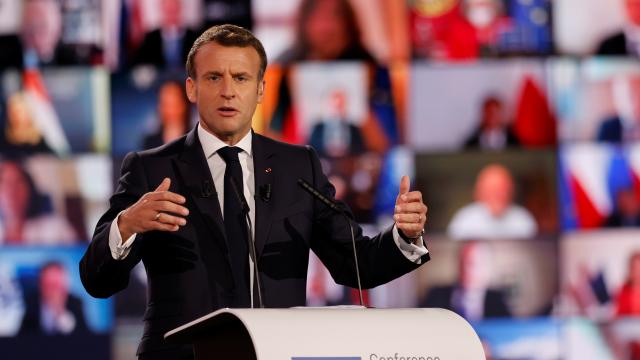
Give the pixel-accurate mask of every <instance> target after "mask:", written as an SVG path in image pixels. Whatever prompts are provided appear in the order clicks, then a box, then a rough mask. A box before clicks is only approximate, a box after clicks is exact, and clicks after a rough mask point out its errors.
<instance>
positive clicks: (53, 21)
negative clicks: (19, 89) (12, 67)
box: [21, 0, 102, 66]
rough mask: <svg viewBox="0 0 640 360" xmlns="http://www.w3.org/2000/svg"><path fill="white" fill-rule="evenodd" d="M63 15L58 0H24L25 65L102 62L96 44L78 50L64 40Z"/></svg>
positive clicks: (22, 36) (23, 45) (22, 29)
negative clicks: (80, 50) (80, 51)
mask: <svg viewBox="0 0 640 360" xmlns="http://www.w3.org/2000/svg"><path fill="white" fill-rule="evenodd" d="M62 30H63V17H62V9H61V4H60V2H59V1H57V0H25V1H23V9H22V28H21V40H22V52H23V58H24V61H23V63H24V65H25V66H36V65H77V64H94V63H100V62H101V56H102V55H101V52H102V51H101V50H99V49H97V47H96V46H95V45H92V46H89V47H87V48H86V49H84V50H83V53H79V52H77V51H76V50H77V49H75V48H74V47H73V46H71V45H65V44H63V43H62V41H61V40H62Z"/></svg>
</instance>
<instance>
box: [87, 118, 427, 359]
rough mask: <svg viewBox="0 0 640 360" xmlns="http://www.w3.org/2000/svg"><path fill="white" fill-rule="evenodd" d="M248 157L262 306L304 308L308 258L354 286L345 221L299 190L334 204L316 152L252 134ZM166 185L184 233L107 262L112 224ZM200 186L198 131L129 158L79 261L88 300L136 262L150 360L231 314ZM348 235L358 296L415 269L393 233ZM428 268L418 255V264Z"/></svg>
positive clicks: (118, 285)
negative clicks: (202, 320)
mask: <svg viewBox="0 0 640 360" xmlns="http://www.w3.org/2000/svg"><path fill="white" fill-rule="evenodd" d="M252 151H253V161H254V169H255V189H256V198H255V206H256V218H255V243H256V251H257V254H258V262H259V266H260V277H261V280H262V285H263V294H264V303H265V306H266V307H272V308H274V307H275V308H286V307H291V306H301V305H305V300H306V299H305V298H306V294H305V289H306V277H307V265H308V255H309V249H312V250H313V251H314V252H315V253H316V254H317V255H318V257H319V258H320V259H321V260H322V261H323V262H324V264H325V265H326V266H327V267H328V269H329V271H330V272H331V275H332V276H333V278H334V279H335V281H336V282H338V283H340V284H344V285H347V286H351V287H355V286H357V283H356V278H355V270H354V265H353V261H352V253H351V245H350V241H351V240H350V232H349V228H348V227H347V225H346V223H345V219H344V217H342V216H339V215H336V214H335V213H333V212H332V211H331V210H329V209H327V208H326V207H324V205H322V204H321V203H319V202H317V201H314V199H313V198H312V197H311V196H310V195H309V194H307V193H306V192H305V191H304V190H303V189H301V188H300V187H299V186H298V185H297V184H296V181H297V179H298V178H303V179H305V180H306V181H308V182H309V183H311V184H313V185H314V186H315V187H316V188H318V189H320V191H321V192H322V193H324V194H325V195H327V196H329V197H333V194H334V192H335V189H334V188H333V186H332V185H331V184H330V183H329V182H328V180H327V178H326V176H325V175H324V174H323V173H322V170H321V167H320V163H319V160H318V157H317V155H316V154H315V152H314V151H313V150H312V149H311V148H310V147H301V146H294V145H289V144H285V143H280V142H276V141H274V140H271V139H268V138H266V137H263V136H260V135H257V134H253V143H252ZM164 177H169V178H170V179H171V188H170V190H171V191H173V192H176V193H179V194H182V195H183V196H185V197H186V199H187V203H186V206H187V207H188V208H189V209H190V214H189V216H188V217H187V225H186V226H184V227H182V228H180V230H179V231H177V232H174V233H169V232H148V233H145V234H141V235H138V237H137V238H136V240H135V242H134V243H133V246H132V249H131V252H130V253H129V255H128V256H127V257H126V258H125V259H124V260H114V259H113V258H112V256H111V253H110V250H109V244H108V238H109V228H110V225H111V222H112V220H113V219H114V218H115V217H116V216H117V214H118V213H119V212H120V211H121V210H123V209H125V208H127V207H128V206H130V205H131V204H133V203H134V202H135V201H137V200H138V199H139V198H140V196H142V195H143V194H144V193H146V192H149V191H153V190H154V189H155V188H156V187H157V186H158V184H160V182H161V181H162V179H163V178H164ZM205 184H209V185H208V186H205ZM267 184H271V197H270V198H269V199H266V196H263V195H264V194H262V195H261V193H263V192H262V191H261V190H260V189H263V188H264V187H265V186H266V185H267ZM207 187H209V188H211V187H213V180H212V178H211V173H210V172H209V168H208V166H207V163H206V160H205V157H204V153H203V151H202V147H201V145H200V142H199V140H198V137H197V132H196V131H195V129H194V130H192V131H191V132H189V134H187V135H186V136H184V137H182V138H180V139H178V140H176V141H174V142H171V143H169V144H167V145H164V146H162V147H160V148H156V149H152V150H148V151H143V152H138V153H130V154H128V155H127V157H126V158H125V160H124V162H123V166H122V177H121V178H120V181H119V184H118V187H117V190H116V192H115V194H114V195H113V196H112V198H111V200H110V202H111V206H110V209H109V210H108V211H107V213H105V214H104V215H103V216H102V218H101V219H100V221H99V222H98V225H97V227H96V230H95V234H94V236H93V240H92V242H91V244H90V245H89V247H88V249H87V251H86V253H85V255H84V257H83V258H82V260H81V262H80V276H81V279H82V283H83V284H84V286H85V288H86V289H87V291H88V292H89V293H90V294H91V295H93V296H95V297H109V296H111V295H113V294H115V293H116V292H118V291H120V290H122V289H124V288H125V287H127V283H128V281H129V272H130V270H131V269H132V268H133V266H134V265H135V264H136V263H137V262H138V261H140V260H142V261H143V263H144V266H145V268H146V271H147V276H148V283H149V287H148V292H147V293H148V305H147V310H146V312H145V315H144V321H145V331H144V336H143V338H142V341H141V343H140V346H139V348H138V353H139V354H146V353H150V352H158V353H157V354H154V355H157V356H154V358H168V356H163V353H162V351H167V353H168V352H169V351H175V347H174V346H170V345H168V344H166V343H165V342H164V341H163V339H162V336H163V334H164V333H165V332H167V331H168V330H171V329H173V328H175V327H177V326H179V325H181V324H184V323H185V322H188V321H191V320H193V319H195V318H197V317H200V316H202V315H205V314H207V313H209V312H211V311H214V310H216V309H219V308H222V307H233V306H234V304H233V303H232V300H231V299H232V298H233V291H234V281H233V276H232V271H234V270H233V269H232V268H231V265H230V264H231V263H230V257H229V254H228V250H227V249H228V245H227V242H228V241H229V239H227V238H226V236H225V232H224V224H223V222H222V216H221V211H220V206H219V204H218V200H217V196H216V193H215V189H214V190H213V191H207V190H206V188H207ZM219 191H221V190H219ZM355 236H356V241H357V251H358V258H359V261H360V267H361V271H360V273H361V275H362V285H363V287H365V288H371V287H374V286H377V285H380V284H383V283H386V282H388V281H390V280H392V279H394V278H396V277H398V276H401V275H402V274H405V273H407V272H409V271H411V270H413V269H415V268H416V267H418V265H416V264H414V263H412V262H410V261H408V260H407V259H406V258H405V257H404V256H403V255H402V253H401V252H400V250H399V249H398V248H397V246H396V244H395V243H394V241H393V236H392V234H391V231H390V229H389V230H387V231H384V232H383V233H381V234H379V235H377V236H376V237H374V238H367V237H364V236H363V235H362V230H361V229H360V228H359V227H357V226H356V232H355ZM428 259H429V257H428V255H426V256H424V257H423V259H422V261H423V263H424V262H426V261H427V260H428ZM183 349H184V351H185V353H188V352H190V351H191V350H190V348H189V347H185V348H183ZM167 353H165V354H167Z"/></svg>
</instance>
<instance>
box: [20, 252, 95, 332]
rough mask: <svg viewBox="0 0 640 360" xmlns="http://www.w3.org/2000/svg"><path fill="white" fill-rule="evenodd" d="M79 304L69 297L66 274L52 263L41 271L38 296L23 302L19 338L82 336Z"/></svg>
mask: <svg viewBox="0 0 640 360" xmlns="http://www.w3.org/2000/svg"><path fill="white" fill-rule="evenodd" d="M86 331H87V325H86V322H85V318H84V311H83V310H82V301H81V300H80V299H79V298H77V297H75V296H74V295H72V294H70V293H69V274H68V272H67V269H65V267H64V265H63V264H62V263H59V262H56V261H52V262H49V263H46V264H44V265H43V266H42V268H41V269H40V276H39V278H38V293H37V294H36V295H35V296H33V297H30V298H27V300H26V310H25V315H24V317H23V319H22V325H21V327H20V334H21V335H24V334H37V333H40V334H44V335H50V336H56V335H58V336H70V335H78V334H82V333H85V332H86Z"/></svg>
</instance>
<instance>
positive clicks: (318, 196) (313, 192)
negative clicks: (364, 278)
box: [298, 178, 364, 306]
mask: <svg viewBox="0 0 640 360" xmlns="http://www.w3.org/2000/svg"><path fill="white" fill-rule="evenodd" d="M298 185H300V186H301V187H302V188H303V189H305V190H306V191H307V192H308V193H309V194H311V195H312V196H313V197H314V198H316V199H318V200H320V201H321V202H322V203H323V204H325V205H327V207H329V208H330V209H331V210H333V211H335V212H337V213H339V214H340V215H342V216H344V218H345V219H346V220H347V223H348V224H349V230H350V231H351V245H352V247H353V260H354V262H355V267H356V279H357V280H358V295H359V296H360V306H364V297H363V296H362V282H361V280H360V265H359V264H358V253H357V252H356V239H355V236H354V234H353V223H352V222H351V219H350V218H349V216H348V215H347V213H346V212H345V211H344V210H342V208H341V207H340V206H338V204H336V203H335V202H333V201H331V200H330V199H329V198H327V197H326V196H324V195H322V194H321V193H320V192H319V191H318V190H316V189H315V188H314V187H313V186H312V185H311V184H309V183H308V182H306V181H305V180H304V179H302V178H299V179H298Z"/></svg>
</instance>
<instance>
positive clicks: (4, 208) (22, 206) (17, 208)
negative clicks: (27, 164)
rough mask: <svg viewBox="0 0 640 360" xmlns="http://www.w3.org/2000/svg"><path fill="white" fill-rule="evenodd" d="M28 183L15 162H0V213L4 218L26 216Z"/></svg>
mask: <svg viewBox="0 0 640 360" xmlns="http://www.w3.org/2000/svg"><path fill="white" fill-rule="evenodd" d="M29 196H30V194H29V185H28V184H27V179H25V178H24V175H23V174H22V171H21V170H20V168H19V167H18V165H17V164H15V163H12V162H5V163H0V213H1V214H2V216H3V217H4V218H5V219H8V218H24V217H26V213H27V208H28V206H29Z"/></svg>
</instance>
